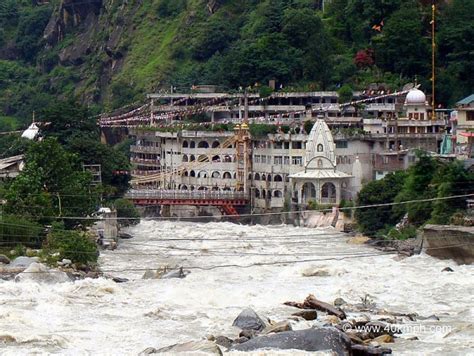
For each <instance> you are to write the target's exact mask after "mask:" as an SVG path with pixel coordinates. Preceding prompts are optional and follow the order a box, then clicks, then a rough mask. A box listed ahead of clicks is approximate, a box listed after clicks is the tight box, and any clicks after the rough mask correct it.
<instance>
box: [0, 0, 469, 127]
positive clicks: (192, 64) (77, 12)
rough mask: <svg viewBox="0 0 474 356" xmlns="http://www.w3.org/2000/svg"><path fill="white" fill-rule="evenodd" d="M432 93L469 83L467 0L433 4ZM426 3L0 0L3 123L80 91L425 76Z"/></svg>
mask: <svg viewBox="0 0 474 356" xmlns="http://www.w3.org/2000/svg"><path fill="white" fill-rule="evenodd" d="M436 14H437V22H436V26H437V42H438V47H437V63H438V66H437V72H438V91H437V93H438V97H437V102H439V103H442V104H443V105H452V104H453V103H454V102H456V101H457V100H459V99H460V98H462V97H463V96H465V95H468V94H470V93H472V92H473V91H474V77H473V76H472V75H471V73H472V72H474V27H473V26H472V24H473V23H474V1H472V0H452V1H438V3H437V13H436ZM430 20H431V2H430V1H422V0H420V1H415V0H392V1H384V0H351V1H349V0H332V1H325V2H324V9H323V2H322V1H321V0H264V1H257V0H128V1H126V0H51V1H40V0H33V1H32V0H0V116H1V117H2V120H0V126H1V127H0V129H1V130H2V131H4V130H8V129H14V128H15V127H16V126H18V125H23V126H24V125H25V123H26V122H28V121H29V120H30V118H31V115H32V112H33V111H39V110H40V109H41V108H43V107H46V106H48V105H49V104H50V103H51V102H54V101H55V100H56V99H57V98H69V97H71V96H74V97H76V98H77V99H78V100H80V101H81V102H83V103H84V104H87V105H88V107H89V109H90V110H92V111H93V112H94V111H95V112H98V111H101V110H104V109H113V108H117V107H121V106H123V105H125V104H128V103H132V102H134V101H137V100H140V99H142V98H143V96H144V94H146V93H147V92H149V91H152V90H160V89H169V87H170V86H175V87H177V89H178V90H182V89H183V88H187V89H189V88H190V87H191V85H196V84H214V85H219V86H221V87H222V88H223V89H224V90H231V89H235V88H238V87H239V86H247V85H252V84H254V83H266V82H267V81H268V80H270V79H275V80H276V81H277V83H278V86H279V87H280V86H281V87H282V88H283V90H296V89H311V90H319V89H337V88H339V87H341V86H343V85H347V86H350V87H351V88H352V89H361V88H365V87H366V86H367V85H368V84H370V83H387V84H388V85H390V86H392V87H394V88H398V87H400V86H401V85H403V84H404V83H406V82H410V81H413V80H414V78H415V77H416V78H417V80H418V81H419V82H420V83H421V84H422V85H423V86H424V87H425V88H426V89H428V88H429V86H430V76H431V72H430V64H431V54H430V53H431V52H430V51H431V43H430V35H431V33H430V30H431V25H430Z"/></svg>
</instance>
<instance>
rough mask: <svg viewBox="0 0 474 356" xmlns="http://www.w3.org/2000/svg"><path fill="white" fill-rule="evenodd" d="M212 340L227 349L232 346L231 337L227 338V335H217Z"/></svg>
mask: <svg viewBox="0 0 474 356" xmlns="http://www.w3.org/2000/svg"><path fill="white" fill-rule="evenodd" d="M214 342H215V343H216V344H217V345H220V346H222V347H225V348H226V349H228V348H229V347H231V346H232V339H229V338H228V337H227V336H218V337H216V339H215V340H214Z"/></svg>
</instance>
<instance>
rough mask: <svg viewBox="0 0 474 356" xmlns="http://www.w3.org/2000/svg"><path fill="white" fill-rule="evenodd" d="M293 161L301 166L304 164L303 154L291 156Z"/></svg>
mask: <svg viewBox="0 0 474 356" xmlns="http://www.w3.org/2000/svg"><path fill="white" fill-rule="evenodd" d="M291 163H292V164H295V165H299V166H301V165H302V164H303V157H301V156H294V157H292V158H291Z"/></svg>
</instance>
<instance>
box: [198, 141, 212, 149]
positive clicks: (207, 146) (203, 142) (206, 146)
mask: <svg viewBox="0 0 474 356" xmlns="http://www.w3.org/2000/svg"><path fill="white" fill-rule="evenodd" d="M198 148H209V144H208V143H207V141H201V142H199V143H198Z"/></svg>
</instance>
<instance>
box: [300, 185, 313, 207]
mask: <svg viewBox="0 0 474 356" xmlns="http://www.w3.org/2000/svg"><path fill="white" fill-rule="evenodd" d="M301 193H302V197H303V203H306V204H307V203H309V202H310V201H311V200H314V199H316V187H315V186H314V184H313V183H310V182H308V183H305V184H304V185H303V189H302V192H301Z"/></svg>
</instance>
